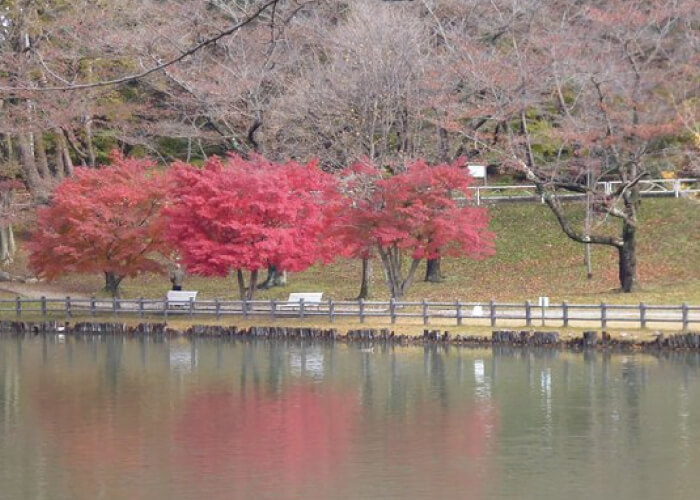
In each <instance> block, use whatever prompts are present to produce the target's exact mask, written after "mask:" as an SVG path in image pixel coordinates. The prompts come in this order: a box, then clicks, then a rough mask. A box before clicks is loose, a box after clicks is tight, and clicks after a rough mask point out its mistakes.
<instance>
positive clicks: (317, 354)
mask: <svg viewBox="0 0 700 500" xmlns="http://www.w3.org/2000/svg"><path fill="white" fill-rule="evenodd" d="M699 468H700V356H698V355H697V354H689V353H685V354H681V353H678V354H671V355H665V356H652V355H645V354H634V355H621V354H613V355H608V354H603V353H600V352H597V353H590V354H581V353H578V354H577V353H569V352H555V351H534V350H516V349H513V350H510V349H503V350H498V349H490V348H489V349H457V348H447V349H445V348H442V347H436V346H432V347H428V348H422V347H421V348H415V347H410V348H409V347H396V348H391V347H389V348H382V347H379V346H375V347H374V348H373V349H360V347H358V346H348V345H343V344H337V345H335V346H329V345H320V344H301V343H293V342H289V343H288V342H281V341H255V342H252V341H251V342H248V341H246V342H243V341H228V340H226V341H221V340H196V341H193V342H189V341H187V340H184V339H171V340H169V341H156V340H154V339H147V338H146V339H125V338H120V337H94V338H70V337H67V338H64V337H61V336H47V337H34V338H25V339H18V338H10V337H0V499H2V500H6V499H8V500H13V499H51V500H61V499H71V500H73V499H83V498H84V499H122V498H126V499H163V498H167V499H169V500H179V499H195V498H196V499H199V498H202V499H206V500H217V499H239V498H240V499H249V498H250V499H265V498H270V499H272V498H274V499H355V498H357V499H365V498H366V499H370V498H371V499H399V498H400V499H411V498H448V499H451V498H455V499H456V498H459V499H463V498H466V499H481V498H484V499H487V498H494V499H500V498H518V499H521V498H527V499H529V498H532V499H561V498H567V499H579V498H581V499H584V498H585V499H589V498H596V499H616V500H619V499H627V498H629V499H646V498H648V499H658V498H666V499H671V498H678V499H687V498H697V495H698V493H697V492H698V491H700V474H698V472H697V471H698V469H699Z"/></svg>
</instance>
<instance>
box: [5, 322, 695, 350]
mask: <svg viewBox="0 0 700 500" xmlns="http://www.w3.org/2000/svg"><path fill="white" fill-rule="evenodd" d="M0 334H10V335H13V336H17V335H22V336H25V335H29V336H31V335H51V334H59V335H74V336H81V335H126V336H150V335H153V336H169V337H171V336H172V337H176V336H185V337H203V338H204V337H216V338H241V339H299V340H313V341H331V342H335V341H338V342H347V343H353V342H362V343H367V342H377V343H389V344H395V345H425V344H445V345H455V346H465V347H469V346H480V347H487V346H514V347H518V346H520V347H546V348H553V349H577V350H578V349H593V348H601V349H606V348H614V349H620V350H640V349H642V350H658V349H663V350H693V351H700V333H699V332H683V333H676V334H670V335H663V334H661V333H659V334H657V336H656V338H655V339H654V340H650V341H646V340H636V339H613V338H611V336H610V335H609V334H608V333H606V332H605V331H603V332H601V334H600V335H599V334H598V332H597V331H585V332H583V335H582V336H580V337H574V338H567V339H562V337H561V335H560V333H559V332H556V331H532V330H494V331H493V332H492V333H491V336H490V337H488V336H480V335H469V334H455V335H453V334H452V333H450V332H449V331H443V330H427V329H426V330H424V331H423V335H405V334H400V333H396V332H395V331H393V330H390V329H388V328H383V329H351V330H348V331H346V332H345V333H341V332H339V331H338V329H336V328H330V329H323V328H306V327H283V326H271V327H265V326H252V327H249V328H238V327H236V326H220V325H193V326H191V327H189V328H187V329H186V330H175V329H172V328H170V327H168V326H167V325H166V324H165V323H140V324H138V325H136V326H130V325H127V324H125V323H91V322H90V323H75V324H70V323H60V322H58V321H46V322H38V323H34V322H25V321H0Z"/></svg>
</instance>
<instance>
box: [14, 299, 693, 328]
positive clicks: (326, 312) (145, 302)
mask: <svg viewBox="0 0 700 500" xmlns="http://www.w3.org/2000/svg"><path fill="white" fill-rule="evenodd" d="M56 315H61V316H64V317H66V318H71V317H74V316H98V315H101V316H102V315H114V316H115V317H119V316H131V317H141V318H143V317H157V318H162V319H164V320H167V319H168V318H169V317H190V318H195V317H203V316H208V317H210V318H211V317H214V318H216V319H217V320H218V319H221V318H223V317H240V318H244V319H249V318H254V317H265V318H268V319H277V318H279V319H299V320H304V319H320V320H328V321H329V322H331V323H332V322H334V321H336V320H337V319H352V320H357V321H359V322H360V323H364V322H366V321H368V320H370V321H371V320H388V321H389V322H390V323H392V324H394V323H396V322H397V321H400V320H405V319H410V320H416V319H417V320H419V321H422V323H423V324H425V325H427V324H429V323H430V321H431V320H435V321H441V322H445V321H447V322H449V323H454V324H456V325H457V326H461V325H462V324H464V323H469V324H488V325H491V326H496V325H497V324H498V323H499V322H500V323H501V324H504V323H503V322H504V321H506V322H508V323H510V324H512V323H518V322H519V323H520V324H524V325H525V326H532V325H535V324H541V325H549V326H554V325H557V326H558V325H563V326H570V325H571V326H574V325H575V324H583V325H589V326H590V325H591V324H596V325H598V324H599V325H600V326H601V327H602V328H606V327H608V326H609V325H611V324H620V323H631V324H635V325H634V326H637V325H638V326H639V327H641V328H646V327H647V326H649V325H651V324H655V323H666V324H670V323H673V324H676V325H680V326H681V327H682V328H683V329H684V330H687V329H688V328H690V326H691V325H694V324H700V306H693V305H688V304H680V305H647V304H644V303H640V304H635V305H619V304H606V303H600V304H568V303H567V302H561V303H556V304H552V303H550V304H549V305H544V306H543V305H539V304H537V303H531V302H529V301H526V302H508V303H506V302H495V301H489V302H462V301H453V302H429V301H427V300H422V301H419V302H399V301H395V300H389V301H364V300H358V301H335V300H327V301H323V302H314V303H305V302H304V301H303V300H301V301H299V302H287V301H280V300H275V299H271V300H251V301H240V300H221V299H214V300H190V301H189V302H182V301H179V302H169V301H168V300H167V299H128V300H125V299H98V298H90V299H74V298H71V297H66V298H65V299H47V298H45V297H42V298H39V299H24V298H19V297H18V298H16V299H9V300H8V299H3V300H0V316H2V317H5V318H7V317H8V316H9V317H16V318H17V319H21V318H34V317H37V316H40V317H48V316H54V317H55V316H56Z"/></svg>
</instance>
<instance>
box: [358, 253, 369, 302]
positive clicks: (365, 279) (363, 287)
mask: <svg viewBox="0 0 700 500" xmlns="http://www.w3.org/2000/svg"><path fill="white" fill-rule="evenodd" d="M371 274H372V261H371V260H369V259H362V281H361V282H360V293H359V295H358V296H357V300H360V299H368V298H369V278H370V276H371Z"/></svg>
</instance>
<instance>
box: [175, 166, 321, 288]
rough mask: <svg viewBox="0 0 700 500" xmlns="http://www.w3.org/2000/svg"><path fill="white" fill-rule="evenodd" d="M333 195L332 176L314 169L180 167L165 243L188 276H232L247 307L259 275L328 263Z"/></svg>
mask: <svg viewBox="0 0 700 500" xmlns="http://www.w3.org/2000/svg"><path fill="white" fill-rule="evenodd" d="M333 192H334V180H333V177H332V176H330V175H328V174H326V173H324V172H323V171H321V170H320V169H319V168H318V166H317V164H316V162H310V163H308V164H306V165H300V164H298V163H295V162H293V161H290V162H287V163H284V164H277V163H272V162H270V161H267V160H266V159H264V158H263V157H262V156H253V157H251V159H250V160H246V159H244V158H242V157H240V156H235V155H232V156H230V157H228V158H227V159H226V160H221V159H219V158H212V159H210V160H209V161H208V162H207V164H206V165H205V166H204V168H201V169H200V168H197V167H194V166H191V165H188V164H184V163H181V164H179V165H175V167H174V168H173V170H172V189H171V195H172V196H171V198H170V202H169V206H168V208H167V209H166V214H167V217H168V221H169V222H168V239H169V240H170V241H171V242H172V243H173V244H174V245H175V246H176V247H177V248H178V249H179V251H180V252H181V255H182V258H183V261H184V263H185V264H186V265H187V269H188V270H189V271H190V272H192V273H195V274H201V275H204V276H228V275H229V273H231V271H233V270H235V271H236V274H237V278H238V286H239V292H240V296H241V300H246V299H248V300H250V299H252V298H253V295H254V293H255V288H256V283H257V277H258V271H259V270H260V269H261V268H262V269H265V268H268V267H269V266H274V267H276V268H277V269H285V270H288V271H302V270H304V269H306V268H308V267H309V266H311V265H312V264H314V263H316V262H318V261H327V260H329V259H330V258H331V257H332V255H333V251H332V245H331V244H330V243H329V242H324V241H323V240H322V238H320V235H321V233H322V229H323V228H324V226H325V225H326V218H325V215H324V206H325V205H326V203H328V201H327V199H328V196H329V195H331V194H332V193H333ZM244 271H249V272H250V278H249V280H248V284H246V282H245V277H244V275H243V273H244Z"/></svg>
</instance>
